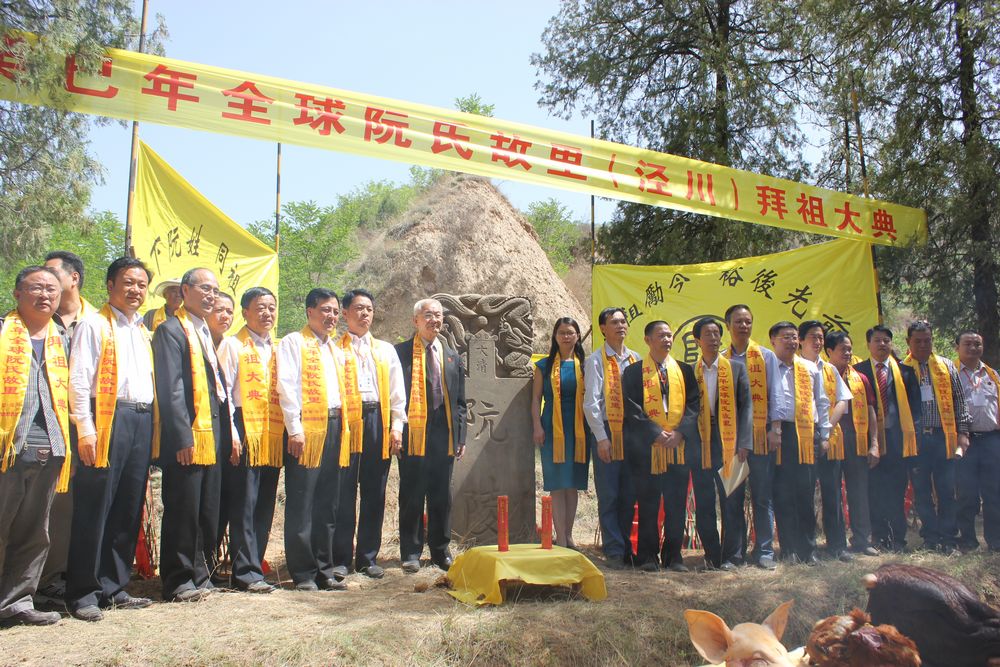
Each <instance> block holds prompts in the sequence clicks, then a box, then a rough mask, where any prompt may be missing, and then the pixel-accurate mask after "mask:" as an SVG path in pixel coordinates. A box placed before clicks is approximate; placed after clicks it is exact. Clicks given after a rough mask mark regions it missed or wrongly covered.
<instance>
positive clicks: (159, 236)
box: [132, 144, 278, 334]
mask: <svg viewBox="0 0 1000 667" xmlns="http://www.w3.org/2000/svg"><path fill="white" fill-rule="evenodd" d="M133 215H134V223H133V227H132V245H133V247H134V248H135V254H136V256H137V257H138V258H139V259H141V260H142V261H143V262H145V263H146V266H148V267H149V268H150V269H152V270H153V271H154V272H155V274H156V275H155V276H154V277H153V281H152V282H153V285H156V284H157V283H159V282H160V281H161V280H164V279H167V278H177V279H180V277H181V276H182V275H184V272H185V271H187V270H188V269H193V268H196V267H202V268H207V269H210V270H211V271H212V272H214V273H215V275H216V277H217V278H218V279H219V289H221V290H222V291H223V292H227V293H229V294H231V295H232V296H233V299H234V300H235V302H236V304H235V308H234V309H233V326H232V327H231V328H230V330H229V333H230V334H235V333H236V332H237V331H239V330H240V327H242V326H243V315H242V311H241V310H240V297H241V296H243V292H245V291H246V290H248V289H250V288H251V287H266V288H268V289H269V290H271V291H272V292H274V293H275V294H277V293H278V255H277V254H276V253H275V252H274V249H273V248H270V247H268V246H266V245H265V244H263V243H261V242H260V241H259V240H258V239H257V238H256V237H255V236H253V235H252V234H250V233H249V232H248V231H246V230H245V229H243V228H242V227H240V226H239V225H238V224H236V223H235V222H233V220H232V219H230V218H229V217H228V216H226V214H225V213H223V212H222V211H220V210H219V209H218V208H216V207H215V205H214V204H212V202H210V201H209V200H208V199H206V198H205V196H204V195H202V194H201V193H200V192H198V191H197V190H196V189H195V188H194V186H192V185H191V184H190V183H188V182H187V181H186V180H184V178H183V177H182V176H181V175H180V174H178V173H177V172H176V171H174V169H173V167H171V166H170V165H169V164H167V163H166V162H164V160H163V158H161V157H160V156H159V155H157V154H156V153H154V152H153V150H152V149H151V148H150V147H149V146H147V145H146V144H140V147H139V163H138V167H137V171H136V186H135V209H134V212H133ZM146 304H147V306H149V307H150V308H159V307H160V306H162V305H163V299H161V298H159V297H154V296H152V293H150V296H149V298H148V299H147V301H146Z"/></svg>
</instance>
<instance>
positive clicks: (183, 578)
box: [153, 268, 238, 602]
mask: <svg viewBox="0 0 1000 667" xmlns="http://www.w3.org/2000/svg"><path fill="white" fill-rule="evenodd" d="M181 293H182V295H183V297H184V302H183V305H182V306H181V307H180V308H178V309H177V311H175V312H174V317H171V318H169V319H167V321H165V322H164V323H163V324H161V325H160V326H159V327H157V329H156V332H155V333H154V334H153V366H154V370H155V376H156V397H157V403H158V405H159V411H160V466H161V467H162V468H163V527H162V531H161V538H160V577H161V579H162V581H163V599H164V600H168V601H171V600H173V601H181V602H184V601H193V600H200V599H202V598H203V597H205V596H206V595H207V593H208V592H209V591H210V590H211V589H212V588H213V586H212V583H211V581H210V580H209V575H210V574H211V573H210V572H209V569H208V565H207V563H206V547H209V548H210V547H211V546H212V545H211V541H212V540H213V539H214V536H215V534H216V531H217V530H218V521H219V493H220V484H221V480H220V476H221V473H220V467H219V466H218V465H216V463H217V461H220V460H222V458H223V457H225V458H228V452H223V451H222V448H223V442H224V438H223V429H230V433H231V432H232V418H231V416H230V415H229V414H228V413H224V412H223V411H222V410H221V409H220V407H221V406H223V405H224V404H225V403H226V398H227V390H226V385H225V380H224V378H223V375H222V373H220V372H219V364H218V360H217V358H216V356H215V348H214V346H213V345H212V337H211V333H210V332H209V329H208V325H207V324H206V323H205V317H206V316H207V315H208V314H209V313H210V312H212V308H213V306H214V305H215V300H216V298H217V297H218V296H219V282H218V280H217V279H216V277H215V275H214V274H213V273H212V272H211V271H210V270H208V269H201V268H198V269H191V270H189V271H188V272H187V273H185V274H184V277H183V278H181ZM192 345H197V346H198V348H196V349H194V350H192V347H191V346H192ZM192 359H194V363H199V364H202V365H203V368H202V369H200V370H199V372H197V373H195V372H193V369H192ZM196 382H197V385H196V384H195V383H196ZM206 411H207V413H208V414H206ZM209 425H210V427H209ZM233 438H234V440H236V441H238V437H236V436H235V434H234V435H233ZM225 442H226V444H227V445H228V440H225Z"/></svg>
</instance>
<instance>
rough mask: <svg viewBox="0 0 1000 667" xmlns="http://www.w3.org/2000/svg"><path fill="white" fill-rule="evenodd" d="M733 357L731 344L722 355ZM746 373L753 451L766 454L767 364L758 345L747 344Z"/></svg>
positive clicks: (728, 357) (751, 342) (753, 343)
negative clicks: (747, 377) (751, 407)
mask: <svg viewBox="0 0 1000 667" xmlns="http://www.w3.org/2000/svg"><path fill="white" fill-rule="evenodd" d="M723 356H724V357H725V358H727V359H732V358H733V346H732V345H730V346H729V349H727V350H726V353H725V354H724V355H723ZM746 359H747V362H746V363H747V375H748V376H749V377H750V400H751V402H752V403H753V453H754V454H759V455H766V454H767V366H766V364H765V363H764V354H763V353H762V352H761V351H760V345H758V344H757V343H755V342H753V341H750V342H749V343H748V344H747V354H746Z"/></svg>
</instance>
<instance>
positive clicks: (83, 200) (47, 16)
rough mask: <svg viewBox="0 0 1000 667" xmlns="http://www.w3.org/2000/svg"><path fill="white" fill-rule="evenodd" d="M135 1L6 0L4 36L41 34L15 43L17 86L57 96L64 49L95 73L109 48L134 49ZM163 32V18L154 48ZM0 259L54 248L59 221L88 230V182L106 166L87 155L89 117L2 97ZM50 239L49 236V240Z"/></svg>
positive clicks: (0, 18)
mask: <svg viewBox="0 0 1000 667" xmlns="http://www.w3.org/2000/svg"><path fill="white" fill-rule="evenodd" d="M133 5H134V3H133V2H132V1H131V0H86V1H84V0H4V1H3V2H0V34H5V33H6V32H7V31H9V30H14V31H26V32H30V33H34V34H35V35H38V37H39V39H38V41H37V43H36V44H34V45H33V46H32V47H31V48H30V49H29V48H28V43H27V42H26V41H22V42H17V43H15V44H13V45H12V46H11V51H12V52H13V53H14V57H15V59H16V60H17V61H18V62H19V64H20V65H21V66H22V69H21V70H20V72H19V74H18V79H17V83H18V85H20V86H22V87H24V88H26V89H28V90H30V91H33V92H43V93H46V94H47V95H49V96H50V97H53V98H54V100H55V103H56V104H58V103H59V100H60V99H61V96H62V95H66V94H68V93H65V92H63V88H62V87H63V81H64V77H65V67H66V54H69V53H75V54H79V55H78V57H77V64H78V66H79V67H80V68H81V70H83V71H92V70H94V69H96V67H97V66H98V65H99V63H100V54H101V52H102V49H103V48H104V47H107V46H111V47H121V48H134V47H135V41H136V36H137V35H138V33H139V23H138V21H137V20H136V17H135V16H134V15H133ZM164 34H165V30H163V28H162V22H161V24H160V26H159V28H158V30H157V32H156V33H155V34H154V37H155V39H153V40H152V42H153V43H152V47H153V50H157V49H158V39H159V37H160V36H162V35H164ZM0 128H2V131H0V257H2V258H4V259H17V258H22V257H24V256H26V255H31V254H33V253H35V252H37V251H38V249H39V248H41V247H42V246H43V244H44V245H46V246H51V245H52V244H53V243H54V242H55V241H56V240H57V239H58V238H59V237H58V234H60V233H64V232H65V229H57V227H58V226H59V225H69V226H75V227H80V228H83V227H85V226H86V225H87V224H88V216H87V215H86V213H85V211H86V207H87V204H88V202H89V198H90V187H91V185H92V184H93V183H95V182H96V181H97V180H98V179H99V178H100V165H99V164H97V163H96V162H95V161H94V160H93V159H92V158H91V157H89V156H88V155H87V153H86V136H87V129H88V121H87V120H86V118H85V117H84V116H81V115H78V114H71V113H67V112H64V111H61V110H59V109H57V108H51V107H31V106H27V105H22V104H18V103H15V102H6V101H0ZM50 237H51V238H50Z"/></svg>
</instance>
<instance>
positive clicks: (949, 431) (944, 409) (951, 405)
mask: <svg viewBox="0 0 1000 667" xmlns="http://www.w3.org/2000/svg"><path fill="white" fill-rule="evenodd" d="M903 363H904V364H906V365H907V366H909V367H910V368H912V369H913V370H914V371H916V373H917V380H918V381H921V382H922V381H923V377H922V375H923V374H922V373H921V372H920V362H918V361H917V360H916V359H914V358H913V357H912V356H911V355H909V354H907V355H906V358H905V359H903ZM927 368H928V370H929V371H930V373H931V386H933V387H934V402H935V403H937V409H938V414H939V415H940V416H941V426H942V428H941V430H942V431H944V444H945V450H946V451H947V453H948V458H949V459H951V458H954V457H955V450H956V449H957V448H958V420H957V419H956V417H955V397H954V396H953V395H952V387H951V373H950V372H948V366H947V364H945V363H944V359H942V358H941V357H939V356H938V355H936V354H931V356H930V357H928V358H927Z"/></svg>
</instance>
